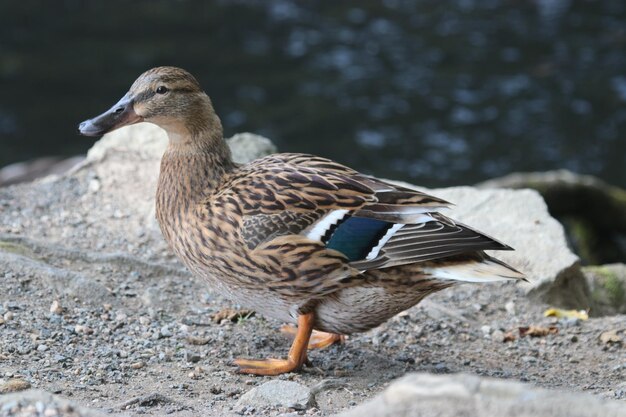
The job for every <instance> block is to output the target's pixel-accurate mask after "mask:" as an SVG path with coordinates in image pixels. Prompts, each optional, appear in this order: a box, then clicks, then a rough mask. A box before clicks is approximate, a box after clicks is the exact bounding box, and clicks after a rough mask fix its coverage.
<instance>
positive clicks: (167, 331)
mask: <svg viewBox="0 0 626 417" xmlns="http://www.w3.org/2000/svg"><path fill="white" fill-rule="evenodd" d="M159 335H160V336H161V337H172V336H173V334H172V331H171V330H170V328H169V327H168V326H163V327H161V330H160V332H159Z"/></svg>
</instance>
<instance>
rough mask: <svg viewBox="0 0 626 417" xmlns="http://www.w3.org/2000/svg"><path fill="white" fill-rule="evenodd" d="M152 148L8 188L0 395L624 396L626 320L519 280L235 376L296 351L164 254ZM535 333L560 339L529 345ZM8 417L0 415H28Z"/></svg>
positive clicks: (200, 399)
mask: <svg viewBox="0 0 626 417" xmlns="http://www.w3.org/2000/svg"><path fill="white" fill-rule="evenodd" d="M120 133H121V134H126V133H124V132H120ZM144 136H146V138H145V140H146V142H140V143H139V144H138V145H136V147H138V148H140V149H141V152H140V153H139V154H133V152H136V151H132V150H128V149H125V148H124V149H121V150H120V149H117V150H116V152H114V153H111V152H108V151H102V150H100V151H99V153H98V152H94V153H92V154H91V155H90V156H89V157H88V162H87V165H85V166H83V168H81V169H80V170H78V171H75V172H73V173H71V174H69V175H67V176H65V177H62V178H59V179H51V180H46V181H40V182H36V183H34V184H26V185H20V186H17V187H10V188H3V189H0V267H1V268H0V278H1V279H2V285H0V393H6V392H11V391H17V390H21V389H24V388H27V387H28V386H30V387H32V388H36V389H42V390H45V391H47V392H50V393H55V394H59V395H60V396H61V397H65V398H68V399H70V400H72V401H73V402H75V403H77V404H80V405H82V406H86V407H91V408H97V409H101V410H103V411H104V412H106V413H114V414H123V415H128V416H138V415H144V414H148V415H173V416H181V417H182V416H194V415H204V416H228V415H242V414H243V415H252V414H254V415H271V416H276V415H281V414H285V413H287V414H288V413H292V412H293V410H292V409H289V408H281V407H275V406H263V405H258V406H254V405H252V406H251V405H238V400H239V398H240V397H241V396H242V395H243V394H244V393H246V392H248V391H249V390H251V389H253V388H254V387H256V386H259V385H261V384H263V383H265V382H268V381H271V380H275V379H279V380H289V381H294V382H297V383H300V384H302V385H304V386H306V387H308V388H309V389H311V390H312V392H313V393H314V394H315V405H313V406H311V407H309V408H308V409H306V410H300V411H298V413H301V414H304V415H316V416H317V415H331V414H335V413H337V412H339V411H342V410H345V409H347V408H350V407H353V406H355V405H357V404H360V403H362V402H363V401H364V400H366V399H369V398H371V397H372V396H374V395H376V394H377V393H379V392H380V391H382V390H383V389H384V388H385V387H386V386H387V385H388V384H389V383H390V382H391V381H392V380H394V379H396V378H398V377H400V376H402V375H404V374H406V373H408V372H413V371H422V372H431V373H445V374H447V373H453V372H466V373H470V374H474V375H484V376H493V377H497V378H506V379H514V380H519V381H527V382H531V383H532V384H535V385H538V386H540V387H549V388H553V387H554V388H561V389H566V390H574V391H586V392H590V393H593V394H597V395H599V396H601V397H605V398H612V399H620V400H626V382H625V381H626V349H625V343H626V335H625V332H626V316H624V315H617V316H612V317H601V318H591V319H589V320H586V321H580V320H557V319H555V318H545V317H543V311H544V310H545V309H546V308H547V307H549V306H547V305H542V304H539V303H537V302H533V301H531V300H529V299H528V298H527V297H526V296H525V295H524V291H523V289H522V288H521V287H519V286H516V285H514V284H494V285H482V286H480V285H464V286H459V287H456V288H452V289H448V290H445V291H443V292H441V293H438V294H435V295H433V296H431V297H429V298H427V300H425V301H424V302H423V303H422V304H420V305H418V306H416V307H414V308H412V309H410V310H408V311H406V312H404V313H402V314H400V315H398V316H396V317H395V318H393V319H392V320H390V321H389V322H388V323H386V324H384V325H382V326H381V327H379V328H377V329H374V330H372V331H369V332H367V333H364V334H361V335H354V336H351V337H349V338H348V340H347V341H346V343H345V344H344V345H339V346H331V347H329V348H327V349H324V350H317V351H312V352H311V353H310V355H309V357H310V359H311V361H312V364H313V366H312V367H309V368H306V369H304V370H303V371H302V372H301V373H297V374H286V375H282V376H279V377H276V378H271V377H255V376H249V375H238V374H236V373H234V368H233V367H231V366H230V361H231V360H232V359H233V358H237V357H271V356H274V357H276V356H283V355H285V354H286V353H287V350H288V347H289V344H290V342H289V340H288V339H287V338H286V337H285V336H283V335H281V334H280V333H279V332H278V328H279V327H280V325H281V323H279V322H275V321H272V320H266V319H264V318H263V317H260V316H256V315H251V314H247V313H244V314H242V315H239V316H237V315H235V317H233V319H232V320H231V319H230V318H228V314H218V313H220V312H221V311H222V310H224V309H225V308H234V309H237V308H238V306H236V305H233V304H232V303H230V302H228V301H226V300H224V299H222V298H220V297H219V296H216V295H214V294H212V293H211V292H210V290H209V288H207V287H206V285H205V284H204V283H202V282H200V281H199V280H196V279H195V278H193V277H192V276H191V275H190V274H189V273H187V272H186V271H185V270H184V269H183V268H182V267H181V266H180V264H179V263H178V262H177V261H176V260H174V259H173V257H172V255H171V254H170V253H169V252H168V250H167V248H166V247H165V244H164V243H163V240H162V238H161V237H160V235H159V232H158V230H157V228H156V225H155V220H154V214H153V212H152V211H151V210H153V209H152V204H153V203H152V198H153V197H152V195H153V191H152V190H153V189H154V184H155V181H156V172H155V171H156V169H158V157H155V156H154V152H152V151H149V150H147V149H146V146H147V145H146V143H147V141H149V140H150V138H149V137H147V136H148V135H142V137H144ZM122 143H125V142H123V141H122ZM151 152H152V153H151ZM112 173H114V175H113V174H112ZM216 316H217V318H216ZM224 316H226V317H225V318H224ZM220 317H222V318H221V319H219V318H220ZM532 325H535V326H544V327H548V328H549V327H550V326H554V328H553V329H552V330H551V332H550V334H547V335H545V336H540V337H530V336H526V337H520V333H519V328H520V327H527V326H532ZM610 331H615V332H614V333H613V334H611V333H606V332H610ZM509 332H510V334H509ZM505 339H506V340H507V341H505ZM509 339H512V340H509ZM12 406H13V407H14V408H15V410H19V407H20V405H19V404H13V405H12ZM49 408H50V409H53V408H54V405H50V407H49ZM11 410H13V409H10V408H7V409H6V410H4V411H2V410H0V415H7V416H8V415H11V416H13V415H19V414H17V411H15V410H13V411H11ZM44 411H45V410H44ZM2 412H4V413H5V414H2ZM41 415H44V414H43V412H42V413H41ZM47 415H49V416H54V415H55V414H54V412H53V411H50V412H49V413H48V414H47ZM68 415H69V414H68Z"/></svg>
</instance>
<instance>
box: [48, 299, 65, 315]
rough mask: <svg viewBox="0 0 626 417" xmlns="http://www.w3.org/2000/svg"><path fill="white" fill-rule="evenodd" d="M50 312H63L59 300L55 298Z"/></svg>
mask: <svg viewBox="0 0 626 417" xmlns="http://www.w3.org/2000/svg"><path fill="white" fill-rule="evenodd" d="M50 312H51V313H52V314H57V315H60V314H61V313H63V307H61V304H59V301H58V300H54V301H53V302H52V304H51V305H50Z"/></svg>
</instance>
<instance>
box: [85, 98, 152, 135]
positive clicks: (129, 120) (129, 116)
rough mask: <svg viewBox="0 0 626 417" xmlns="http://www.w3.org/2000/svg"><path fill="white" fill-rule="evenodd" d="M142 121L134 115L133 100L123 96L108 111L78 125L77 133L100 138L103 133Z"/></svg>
mask: <svg viewBox="0 0 626 417" xmlns="http://www.w3.org/2000/svg"><path fill="white" fill-rule="evenodd" d="M142 120H143V119H142V117H141V116H139V115H137V113H135V109H134V108H133V100H132V99H130V98H128V97H127V96H124V97H122V99H121V100H120V101H118V102H117V104H115V105H114V106H113V107H111V109H109V110H108V111H106V112H104V113H102V114H101V115H99V116H96V117H94V118H93V119H89V120H85V121H84V122H82V123H81V124H80V125H78V131H79V132H80V134H81V135H85V136H102V135H104V134H105V133H108V132H111V131H113V130H115V129H119V128H120V127H123V126H128V125H132V124H135V123H138V122H141V121H142Z"/></svg>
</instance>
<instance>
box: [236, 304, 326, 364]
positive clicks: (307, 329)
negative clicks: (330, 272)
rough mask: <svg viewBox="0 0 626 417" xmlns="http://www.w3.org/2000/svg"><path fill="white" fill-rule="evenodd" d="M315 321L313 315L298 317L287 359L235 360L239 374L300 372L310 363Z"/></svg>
mask: <svg viewBox="0 0 626 417" xmlns="http://www.w3.org/2000/svg"><path fill="white" fill-rule="evenodd" d="M313 321H314V316H313V313H308V314H303V315H301V316H299V317H298V328H297V330H296V331H295V337H294V339H293V343H292V344H291V349H289V354H288V355H287V359H271V358H270V359H235V360H234V361H233V364H234V365H237V366H238V367H239V370H238V372H240V373H244V374H254V375H279V374H284V373H287V372H294V371H298V370H299V369H300V368H302V365H304V364H308V363H309V361H308V359H307V355H306V352H307V348H308V345H309V339H310V337H311V333H312V332H313Z"/></svg>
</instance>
